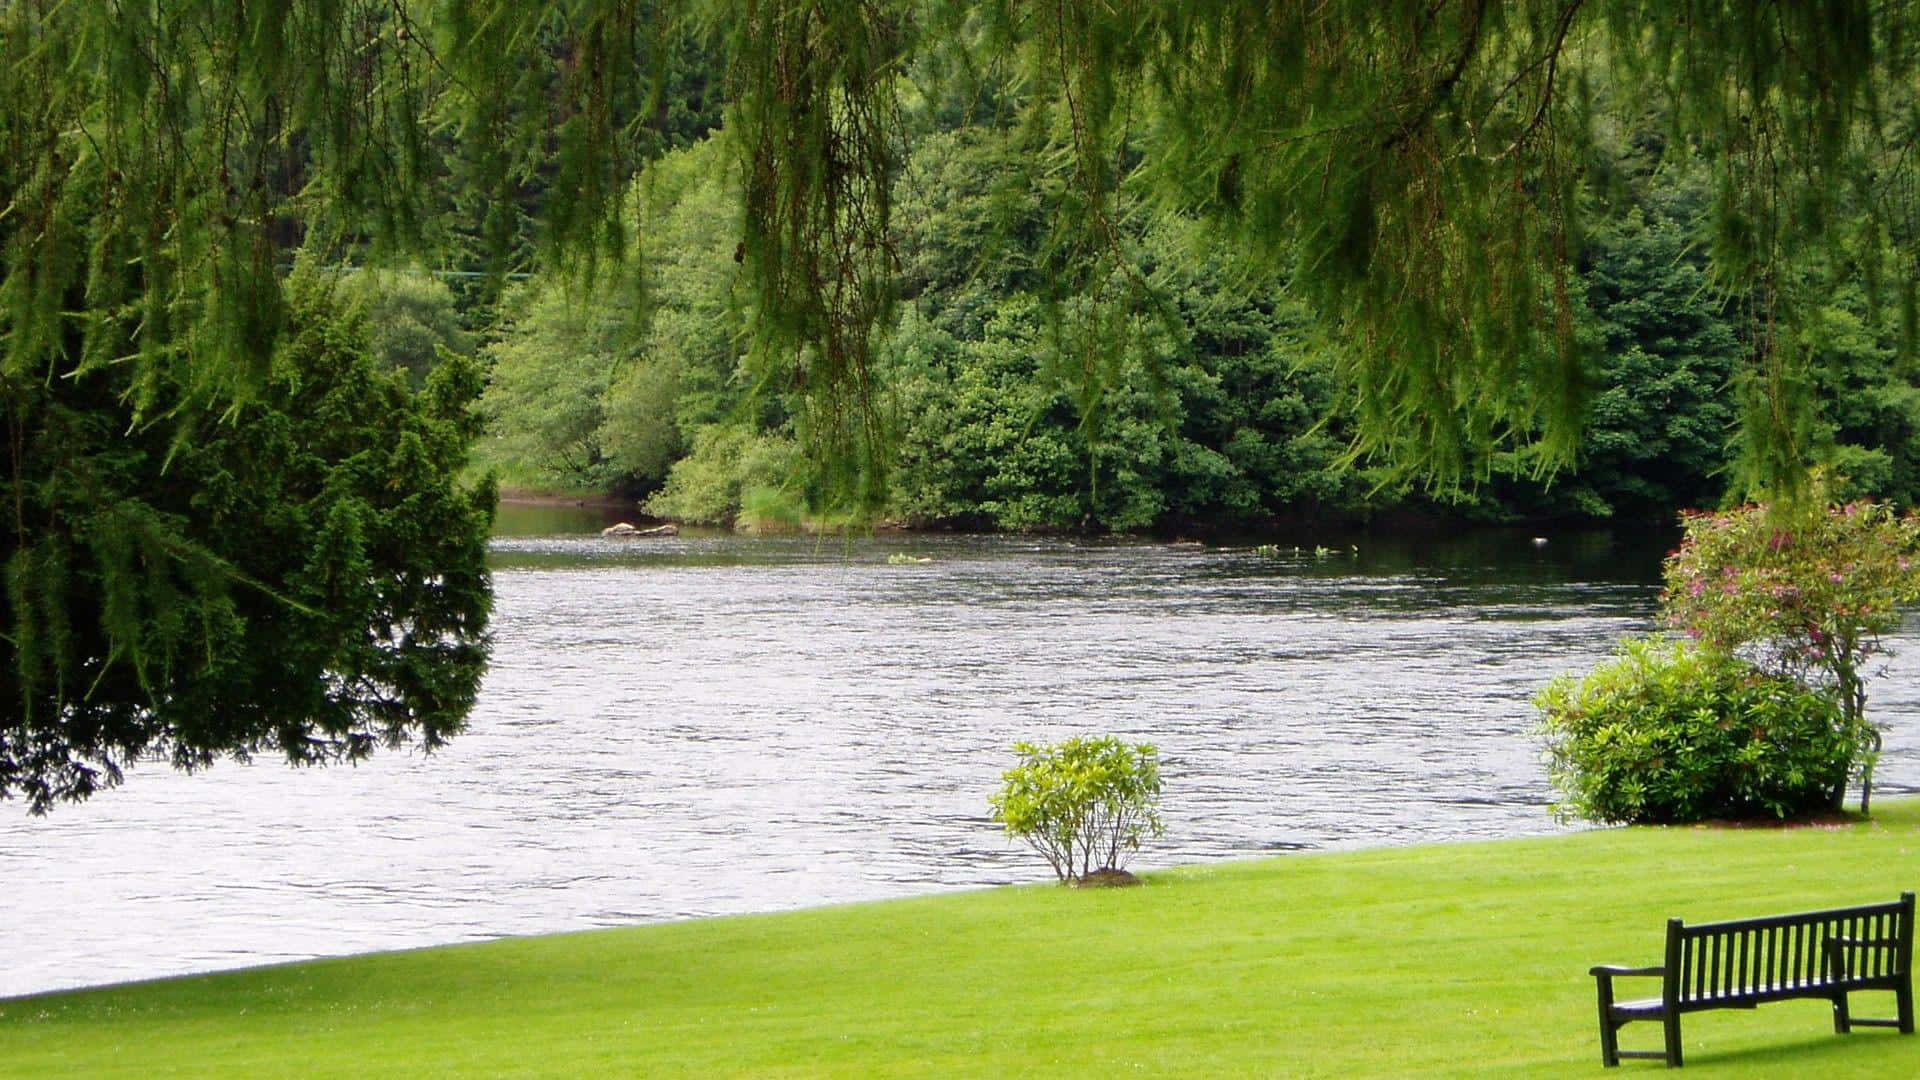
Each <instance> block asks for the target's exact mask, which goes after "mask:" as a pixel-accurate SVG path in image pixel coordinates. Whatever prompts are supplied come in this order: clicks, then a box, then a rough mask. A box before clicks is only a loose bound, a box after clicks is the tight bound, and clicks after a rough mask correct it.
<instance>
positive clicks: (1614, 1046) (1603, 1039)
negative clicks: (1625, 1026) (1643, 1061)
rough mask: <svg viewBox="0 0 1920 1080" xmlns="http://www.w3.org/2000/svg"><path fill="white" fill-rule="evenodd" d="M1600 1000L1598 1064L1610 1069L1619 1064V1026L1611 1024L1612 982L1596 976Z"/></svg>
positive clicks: (1601, 976) (1604, 977)
mask: <svg viewBox="0 0 1920 1080" xmlns="http://www.w3.org/2000/svg"><path fill="white" fill-rule="evenodd" d="M1596 978H1597V979H1598V980H1599V985H1598V986H1597V987H1596V990H1597V991H1598V996H1599V998H1600V1064H1602V1065H1604V1066H1606V1067H1607V1068H1609V1069H1611V1068H1614V1067H1615V1066H1617V1065H1619V1064H1620V1025H1618V1024H1616V1023H1614V1022H1613V980H1612V979H1610V978H1607V977H1606V976H1605V975H1600V976H1596Z"/></svg>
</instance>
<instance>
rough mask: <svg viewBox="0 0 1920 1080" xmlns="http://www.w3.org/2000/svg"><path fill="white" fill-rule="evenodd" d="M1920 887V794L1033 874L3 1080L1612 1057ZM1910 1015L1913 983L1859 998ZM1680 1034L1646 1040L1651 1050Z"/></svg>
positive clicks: (1746, 1027) (9, 1046)
mask: <svg viewBox="0 0 1920 1080" xmlns="http://www.w3.org/2000/svg"><path fill="white" fill-rule="evenodd" d="M1044 872H1045V869H1044V867H1043V866H1041V865H1040V864H1039V862H1038V861H1037V860H1036V862H1035V873H1036V877H1037V876H1038V875H1039V874H1041V873H1044ZM1903 888H1904V889H1912V888H1920V801H1914V800H1907V801H1903V802H1888V803H1885V804H1882V805H1881V806H1880V807H1879V809H1878V813H1877V816H1876V820H1874V821H1873V822H1870V823H1866V824H1861V825H1852V826H1845V827H1836V828H1819V827H1816V828H1799V829H1704V828H1702V829H1695V828H1676V829H1620V830H1606V831H1597V832H1589V833H1580V834H1575V835H1568V836H1559V837H1549V838H1541V839H1527V840H1508V841H1495V842H1489V843H1471V844H1441V845H1432V846H1426V847H1416V848H1399V849H1389V850H1374V851H1362V852H1348V853H1337V854H1319V855H1289V856H1284V857H1281V858H1275V859H1266V860H1261V861H1258V862H1244V863H1230V864H1216V865H1210V866H1196V867H1189V868H1184V869H1179V870H1171V871H1166V872H1158V873H1153V874H1150V875H1148V876H1147V884H1146V886H1145V887H1143V888H1137V889H1126V890H1110V891H1084V892H1083V891H1075V890H1068V889H1062V888H1058V887H1055V886H1052V885H1036V886H1032V887H1021V888H1008V889H996V890H990V891H985V892H973V893H960V894H947V895H942V896H933V897H925V898H919V899H912V900H901V901H890V902H884V903H873V904H855V905H848V906H842V907H833V908H822V909H815V910H809V911H801V912H793V913H788V914H781V915H769V916H754V917H746V918H728V919H708V920H701V921H695V922H686V923H675V924H667V925H658V926H644V927H637V928H633V929H627V930H615V931H600V932H594V933H584V934H570V935H563V936H556V937H544V938H527V939H518V940H510V941H500V942H492V943H488V944H483V945H469V946H459V947H454V948H444V949H428V950H421V951H416V952H407V953H389V954H383V955H376V956H364V957H354V958H349V959H342V960H326V961H319V962H315V963H308V964H296V965H291V966H284V967H276V968H263V969H257V970H253V971H246V972H237V973H233V974H226V975H214V976H201V977H195V978H186V979H174V980H168V981H163V982H153V983H144V984H133V985H127V986H121V987H113V988H108V989H102V990H93V991H84V992H78V993H66V994H53V995H45V996H41V997H35V998H23V999H17V1000H11V1001H0V1075H6V1076H33V1077H46V1076H59V1075H84V1076H89V1077H95V1076H139V1077H148V1076H155V1075H161V1076H164V1075H191V1076H207V1075H215V1076H221V1075H232V1076H246V1077H261V1076H299V1077H315V1076H343V1077H344V1076H353V1077H358V1076H427V1075H450V1076H494V1075H514V1076H519V1075H547V1076H565V1077H585V1076H649V1077H652V1076H672V1075H693V1076H714V1075H756V1076H811V1075H821V1074H824V1075H842V1076H924V1075H967V1074H982V1075H1016V1074H1054V1075H1097V1076H1107V1075H1124V1074H1136V1073H1138V1074H1161V1073H1183V1074H1190V1075H1202V1076H1330V1077H1348V1076H1356V1075H1378V1076H1407V1075H1458V1076H1486V1075H1496V1076H1568V1075H1582V1074H1590V1075H1595V1076H1598V1075H1601V1070H1600V1063H1599V1061H1600V1059H1599V1050H1598V1048H1597V1041H1596V1038H1595V1026H1596V1025H1595V1019H1594V998H1593V980H1592V979H1591V978H1589V977H1588V976H1587V974H1586V970H1587V968H1588V966H1589V965H1591V964H1594V963H1601V962H1620V963H1653V962H1656V961H1657V960H1658V953H1659V950H1660V942H1661V930H1662V925H1663V923H1664V922H1665V920H1666V919H1667V917H1668V916H1671V915H1680V916H1684V917H1686V918H1688V919H1692V920H1704V919H1715V918H1732V917H1737V916H1743V915H1762V914H1770V913H1773V912H1776V911H1787V910H1794V909H1799V908H1808V907H1824V906H1833V905H1839V904H1852V903H1864V902H1868V901H1874V900H1880V899H1890V898H1892V897H1894V896H1896V895H1897V894H1898V893H1899V892H1900V890H1902V889H1903ZM75 932H76V933H84V929H80V928H76V930H75ZM155 932H156V933H162V932H164V930H163V929H162V928H158V927H156V928H155ZM1891 1010H1892V1003H1891V995H1887V996H1886V997H1885V1000H1881V999H1877V998H1872V997H1868V996H1864V995H1863V996H1861V997H1860V998H1859V999H1858V1000H1857V1002H1856V1007H1855V1012H1856V1015H1868V1016H1871V1015H1890V1014H1891ZM1658 1037H1659V1033H1658V1030H1657V1027H1656V1026H1653V1025H1633V1026H1630V1027H1629V1028H1627V1029H1626V1032H1625V1033H1624V1044H1625V1045H1626V1046H1629V1047H1633V1046H1642V1047H1649V1048H1650V1047H1653V1046H1655V1045H1657V1042H1658ZM1686 1040H1687V1041H1686V1054H1687V1062H1688V1064H1687V1071H1688V1074H1689V1075H1704V1076H1714V1075H1738V1076H1741V1077H1752V1076H1795V1077H1798V1076H1807V1075H1814V1074H1817V1075H1820V1076H1822V1077H1852V1076H1863V1077H1864V1076H1885V1077H1897V1078H1900V1080H1908V1078H1911V1077H1914V1076H1920V1038H1916V1037H1912V1036H1900V1035H1896V1034H1893V1033H1891V1032H1888V1031H1872V1030H1869V1031H1861V1032H1856V1033H1855V1034H1852V1035H1848V1036H1836V1035H1834V1034H1832V1026H1831V1022H1830V1020H1829V1017H1828V1010H1827V1008H1826V1006H1825V1005H1823V1004H1821V1003H1819V1002H1785V1003H1782V1004H1777V1005H1773V1006H1769V1007H1766V1008H1762V1009H1759V1010H1755V1011H1753V1012H1713V1013H1705V1014H1701V1015H1698V1016H1690V1017H1688V1018H1687V1021H1686ZM1623 1069H1624V1071H1623V1072H1622V1073H1620V1074H1618V1075H1630V1074H1633V1073H1637V1072H1651V1071H1654V1070H1658V1069H1660V1066H1659V1065H1658V1063H1646V1062H1628V1063H1626V1065H1625V1066H1623Z"/></svg>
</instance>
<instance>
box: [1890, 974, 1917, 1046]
mask: <svg viewBox="0 0 1920 1080" xmlns="http://www.w3.org/2000/svg"><path fill="white" fill-rule="evenodd" d="M1893 996H1894V1000H1895V1001H1897V1002H1898V1003H1899V1006H1900V1033H1901V1034H1902V1035H1911V1034H1913V982H1912V978H1911V976H1909V978H1908V982H1907V983H1906V985H1904V986H1901V987H1900V988H1899V989H1897V990H1895V991H1894V992H1893Z"/></svg>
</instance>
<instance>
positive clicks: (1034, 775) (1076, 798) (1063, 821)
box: [992, 735, 1162, 883]
mask: <svg viewBox="0 0 1920 1080" xmlns="http://www.w3.org/2000/svg"><path fill="white" fill-rule="evenodd" d="M1013 749H1014V751H1015V752H1016V753H1018V754H1019V755H1020V763H1019V764H1018V765H1016V766H1014V767H1013V768H1011V769H1009V770H1007V772H1006V775H1005V776H1004V777H1003V779H1004V780H1005V781H1006V786H1005V787H1003V788H1001V789H1000V792H999V793H998V794H996V795H995V796H994V797H993V800H992V802H993V816H994V819H995V820H997V821H999V822H1000V823H1001V824H1003V825H1005V826H1006V829H1007V832H1008V833H1009V834H1010V835H1013V836H1017V837H1019V838H1020V839H1022V840H1024V841H1026V842H1027V844H1028V845H1029V846H1030V847H1032V848H1033V849H1034V850H1035V851H1037V852H1039V853H1040V854H1041V855H1042V856H1044V857H1045V858H1046V860H1047V863H1048V864H1049V865H1050V866H1052V867H1053V872H1054V875H1055V876H1056V877H1058V878H1059V879H1060V880H1061V881H1063V882H1067V883H1072V882H1076V881H1079V880H1082V879H1084V878H1086V877H1088V876H1089V875H1092V874H1095V873H1098V872H1099V871H1103V870H1112V871H1118V870H1122V869H1124V867H1122V866H1121V861H1122V859H1123V858H1124V857H1125V856H1126V855H1128V854H1131V853H1132V852H1134V851H1137V850H1139V848H1140V841H1141V839H1142V838H1143V837H1145V836H1149V835H1153V836H1157V835H1159V834H1160V832H1161V829H1162V825H1161V821H1160V806H1159V802H1160V761H1159V752H1158V751H1157V750H1155V749H1154V748H1153V747H1152V746H1150V745H1148V744H1146V743H1135V744H1133V745H1131V746H1129V745H1127V744H1126V743H1124V742H1121V741H1120V740H1119V739H1117V738H1115V737H1114V736H1112V735H1102V736H1099V737H1097V738H1090V737H1076V738H1072V739H1068V740H1066V741H1065V742H1061V743H1055V744H1054V745H1052V746H1035V745H1033V744H1032V743H1024V742H1023V743H1015V744H1014V746H1013Z"/></svg>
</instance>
